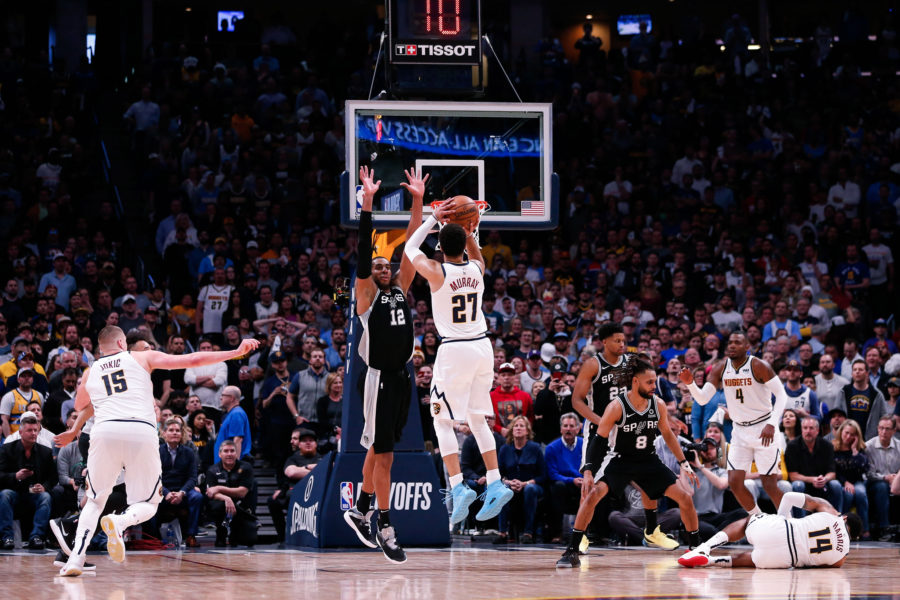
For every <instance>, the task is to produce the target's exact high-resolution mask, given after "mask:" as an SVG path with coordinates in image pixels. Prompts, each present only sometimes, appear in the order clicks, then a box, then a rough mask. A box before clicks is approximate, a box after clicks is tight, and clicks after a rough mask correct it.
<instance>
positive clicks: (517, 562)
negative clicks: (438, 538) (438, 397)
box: [0, 543, 900, 600]
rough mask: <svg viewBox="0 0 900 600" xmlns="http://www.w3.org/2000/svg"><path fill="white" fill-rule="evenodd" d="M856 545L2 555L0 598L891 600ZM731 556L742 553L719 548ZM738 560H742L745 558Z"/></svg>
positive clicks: (886, 568)
mask: <svg viewBox="0 0 900 600" xmlns="http://www.w3.org/2000/svg"><path fill="white" fill-rule="evenodd" d="M863 546H864V547H860V546H859V545H857V544H854V546H853V548H852V550H851V552H850V556H849V557H848V560H847V562H846V563H845V564H844V567H843V568H840V569H797V570H779V571H764V570H753V569H720V568H704V569H684V568H682V567H679V566H678V565H677V563H676V562H675V558H676V557H677V556H678V551H676V552H675V553H668V552H664V551H661V550H648V549H644V548H591V550H590V554H589V556H587V557H585V558H583V559H582V566H581V568H580V569H575V570H571V569H559V570H557V569H556V568H555V563H556V559H557V558H559V555H560V553H561V549H559V548H556V547H552V548H551V547H548V546H527V547H522V546H509V547H504V548H500V549H497V548H493V547H489V548H484V547H481V546H475V547H473V546H472V545H461V544H458V543H457V544H456V545H455V546H454V547H452V548H442V549H418V548H411V549H409V551H408V554H409V560H408V561H407V562H406V564H403V565H393V564H390V563H388V562H387V561H386V560H385V559H384V557H383V556H382V555H381V553H380V552H377V551H358V550H347V551H342V550H330V551H324V552H315V551H298V550H282V549H277V548H275V547H274V546H271V547H267V546H261V547H258V548H255V549H251V550H248V549H244V548H239V549H235V550H218V549H215V550H214V549H212V548H210V549H201V550H199V551H155V552H132V553H129V554H128V557H127V559H126V562H125V563H124V564H116V563H113V562H112V561H111V560H109V558H108V557H106V555H102V556H101V555H97V556H92V557H89V560H90V561H91V562H95V563H96V564H97V571H96V573H95V574H86V575H84V576H82V577H80V578H74V579H64V578H61V577H58V576H56V573H57V571H58V569H57V568H55V567H53V564H52V563H53V556H54V555H53V553H51V552H47V553H31V552H27V551H17V552H14V553H4V554H0V573H2V580H3V583H2V588H0V589H2V590H3V592H2V594H0V597H2V598H8V599H17V600H18V599H24V600H43V599H45V598H52V599H53V600H93V599H101V600H126V599H127V600H143V599H148V600H149V599H152V600H169V599H174V598H190V599H191V600H205V599H211V600H212V599H215V600H257V599H264V598H279V599H284V598H317V599H319V598H321V599H331V598H339V599H341V600H355V599H360V600H381V599H384V600H423V599H429V598H435V599H442V598H451V599H454V600H468V599H470V598H471V599H480V598H542V599H543V598H546V599H550V598H625V597H627V598H659V599H673V600H674V599H689V598H691V599H693V598H701V599H718V598H740V599H760V600H775V599H781V598H786V599H791V600H806V599H813V598H829V599H834V600H851V599H854V600H855V599H863V598H870V599H876V598H892V599H895V600H900V576H898V571H897V567H898V564H900V563H898V559H900V548H898V546H897V545H889V544H878V543H870V544H865V545H863ZM726 548H728V549H730V551H731V552H735V551H737V550H739V549H741V547H740V546H728V547H726ZM744 549H746V548H744Z"/></svg>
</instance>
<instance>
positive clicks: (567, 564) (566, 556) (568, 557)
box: [556, 548, 581, 569]
mask: <svg viewBox="0 0 900 600" xmlns="http://www.w3.org/2000/svg"><path fill="white" fill-rule="evenodd" d="M580 566H581V559H580V558H578V548H566V551H565V552H564V553H563V555H562V556H561V557H560V559H559V560H558V561H556V568H557V569H574V568H576V567H580Z"/></svg>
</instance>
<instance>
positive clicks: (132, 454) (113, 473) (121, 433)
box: [86, 421, 162, 504]
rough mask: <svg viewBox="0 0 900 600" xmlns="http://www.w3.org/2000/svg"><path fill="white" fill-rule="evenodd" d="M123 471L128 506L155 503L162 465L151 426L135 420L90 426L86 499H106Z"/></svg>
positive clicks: (156, 440) (160, 492)
mask: <svg viewBox="0 0 900 600" xmlns="http://www.w3.org/2000/svg"><path fill="white" fill-rule="evenodd" d="M123 468H124V469H125V490H126V491H127V492H128V504H137V503H138V502H149V503H151V504H159V502H160V500H162V481H161V477H162V464H161V463H160V460H159V437H158V436H157V434H156V428H155V427H152V426H151V425H149V424H148V423H141V422H137V421H135V422H131V423H126V422H122V421H106V422H104V423H100V424H97V425H94V428H93V430H91V446H90V449H89V450H88V459H87V469H88V472H87V477H86V482H87V486H88V497H89V498H106V497H107V496H108V495H109V493H110V491H111V490H112V489H113V486H115V485H116V480H117V479H118V477H119V474H120V473H121V472H122V469H123Z"/></svg>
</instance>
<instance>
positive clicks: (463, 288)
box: [431, 261, 487, 339]
mask: <svg viewBox="0 0 900 600" xmlns="http://www.w3.org/2000/svg"><path fill="white" fill-rule="evenodd" d="M441 268H443V269H444V284H443V285H442V286H441V287H440V288H438V289H436V290H432V291H431V311H432V312H433V313H434V326H435V327H436V328H437V330H438V334H440V336H441V338H443V339H471V338H477V337H481V336H483V335H484V334H485V333H486V332H487V322H486V321H485V319H484V313H483V312H481V295H482V294H483V293H484V275H483V274H482V273H481V269H480V268H478V265H477V264H475V263H474V262H470V261H466V262H464V263H450V262H445V263H443V264H442V265H441Z"/></svg>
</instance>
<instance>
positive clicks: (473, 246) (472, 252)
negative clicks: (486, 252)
mask: <svg viewBox="0 0 900 600" xmlns="http://www.w3.org/2000/svg"><path fill="white" fill-rule="evenodd" d="M465 229H466V233H467V234H469V235H468V237H466V253H468V255H469V261H470V262H474V263H478V266H479V268H480V269H481V272H482V273H484V257H483V256H482V255H481V246H479V245H478V241H477V240H476V239H475V230H476V229H478V222H477V221H473V222H472V223H470V225H469V226H468V227H466V228H465Z"/></svg>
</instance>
